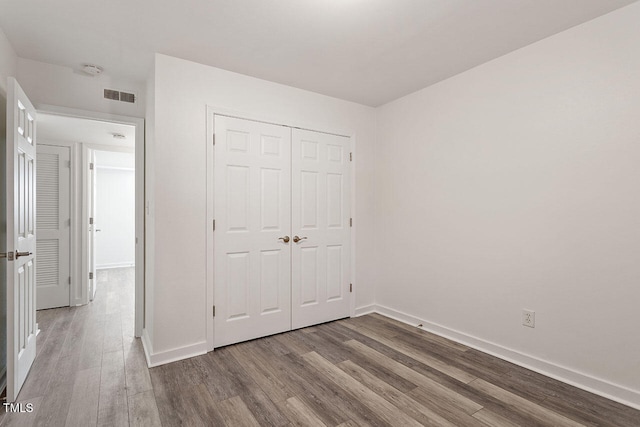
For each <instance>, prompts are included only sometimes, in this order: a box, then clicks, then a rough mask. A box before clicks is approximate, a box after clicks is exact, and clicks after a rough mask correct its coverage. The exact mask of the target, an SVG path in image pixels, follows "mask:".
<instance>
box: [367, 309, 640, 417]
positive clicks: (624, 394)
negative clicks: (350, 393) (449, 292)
mask: <svg viewBox="0 0 640 427" xmlns="http://www.w3.org/2000/svg"><path fill="white" fill-rule="evenodd" d="M368 307H370V308H372V311H373V312H376V313H379V314H382V315H384V316H387V317H390V318H392V319H395V320H398V321H400V322H403V323H407V324H409V325H412V326H416V325H419V324H422V325H423V326H422V329H424V330H425V331H429V332H431V333H434V334H436V335H439V336H441V337H444V338H447V339H450V340H452V341H455V342H457V343H460V344H464V345H466V346H468V347H471V348H474V349H476V350H478V351H481V352H483V353H487V354H490V355H492V356H495V357H497V358H499V359H502V360H506V361H507V362H511V363H514V364H516V365H518V366H522V367H523V368H526V369H530V370H532V371H534V372H537V373H539V374H542V375H544V376H547V377H550V378H553V379H556V380H558V381H561V382H563V383H566V384H569V385H572V386H574V387H577V388H579V389H582V390H586V391H588V392H590V393H594V394H597V395H599V396H602V397H605V398H607V399H610V400H613V401H616V402H619V403H622V404H623V405H627V406H630V407H632V408H635V409H640V391H637V390H632V389H629V388H627V387H624V386H621V385H618V384H613V383H611V382H609V381H607V380H603V379H601V378H596V377H593V376H591V375H588V374H585V373H582V372H578V371H575V370H573V369H571V368H568V367H566V366H561V365H558V364H555V363H553V362H550V361H547V360H543V359H539V358H537V357H534V356H529V355H527V354H524V353H521V352H519V351H517V350H512V349H510V348H507V347H504V346H501V345H499V344H495V343H492V342H489V341H486V340H483V339H482V338H478V337H474V336H472V335H468V334H465V333H464V332H459V331H456V330H454V329H450V328H447V327H446V326H442V325H438V324H437V323H432V322H429V321H426V320H424V319H420V318H418V317H416V316H413V315H411V314H407V313H403V312H401V311H397V310H394V309H392V308H389V307H385V306H382V305H379V304H373V305H371V306H368Z"/></svg>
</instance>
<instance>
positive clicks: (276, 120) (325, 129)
mask: <svg viewBox="0 0 640 427" xmlns="http://www.w3.org/2000/svg"><path fill="white" fill-rule="evenodd" d="M216 115H220V116H226V117H234V118H238V119H243V120H252V121H256V122H262V123H269V124H274V125H278V126H287V127H290V128H295V129H305V130H310V131H314V132H321V133H328V134H331V135H337V136H344V137H347V138H349V143H350V146H351V152H353V153H354V155H355V151H356V133H355V132H352V131H345V130H344V129H337V128H335V127H333V126H330V125H327V126H325V125H318V124H313V123H300V122H297V121H291V120H290V119H289V118H286V117H266V116H262V115H255V114H251V113H245V112H240V111H236V110H231V109H228V108H225V107H218V106H212V105H207V106H206V116H207V117H206V120H207V132H206V134H207V137H206V141H205V144H206V153H207V154H206V156H207V182H206V194H207V202H206V205H207V211H206V218H207V224H206V239H207V242H206V259H207V265H206V280H205V283H206V293H207V296H206V298H205V313H206V318H207V321H206V327H207V330H206V340H207V349H208V351H213V348H214V342H215V341H214V329H215V327H214V319H213V316H211V315H210V313H211V310H212V307H213V306H214V305H215V298H214V294H215V284H214V281H213V276H214V271H213V262H209V260H213V255H214V254H213V246H214V245H213V239H214V236H213V233H214V232H213V227H212V225H213V220H214V219H215V218H214V212H215V210H214V205H213V200H214V196H215V195H214V188H215V183H214V182H213V176H214V173H213V172H214V171H213V168H214V164H215V161H214V160H215V159H214V155H215V149H214V145H213V138H214V133H215V123H214V118H215V116H216ZM350 172H351V174H350V175H351V176H350V180H351V200H350V204H351V206H350V208H351V217H354V218H355V206H356V202H355V201H356V185H355V183H356V177H355V159H354V161H353V162H351V171H350ZM355 230H356V221H355V219H354V226H353V227H352V228H351V259H350V263H351V283H352V284H353V289H354V290H353V292H352V293H351V296H350V315H351V316H354V315H355V312H356V308H355V300H356V275H355V271H356V268H355V266H356V243H355Z"/></svg>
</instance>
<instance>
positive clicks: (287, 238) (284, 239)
mask: <svg viewBox="0 0 640 427" xmlns="http://www.w3.org/2000/svg"><path fill="white" fill-rule="evenodd" d="M278 240H282V241H283V242H285V243H289V236H284V237H278Z"/></svg>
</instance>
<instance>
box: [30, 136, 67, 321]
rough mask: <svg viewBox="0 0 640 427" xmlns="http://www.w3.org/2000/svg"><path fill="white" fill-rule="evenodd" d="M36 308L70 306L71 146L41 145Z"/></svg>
mask: <svg viewBox="0 0 640 427" xmlns="http://www.w3.org/2000/svg"><path fill="white" fill-rule="evenodd" d="M37 154H38V175H37V178H36V189H37V200H36V201H37V209H36V214H37V215H36V217H37V218H38V219H37V224H36V225H37V229H38V237H37V240H36V242H37V243H36V248H37V253H38V264H37V265H36V277H37V280H36V295H37V299H36V300H37V309H38V310H42V309H45V308H54V307H66V306H68V305H69V299H70V295H69V288H70V286H71V274H70V271H71V257H70V251H71V248H70V244H71V212H70V208H71V195H70V193H71V149H70V148H69V147H60V146H52V145H42V144H39V145H38V147H37Z"/></svg>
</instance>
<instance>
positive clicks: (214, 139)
mask: <svg viewBox="0 0 640 427" xmlns="http://www.w3.org/2000/svg"><path fill="white" fill-rule="evenodd" d="M213 145H216V134H215V133H214V134H213Z"/></svg>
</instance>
